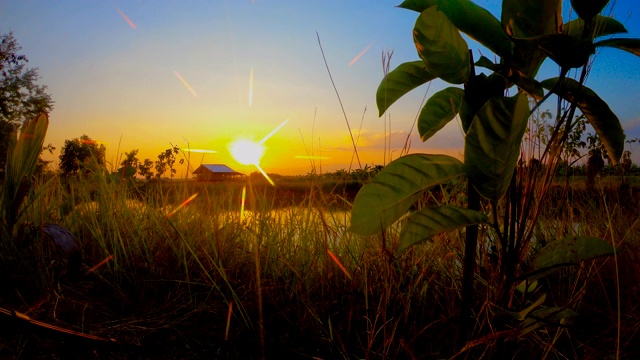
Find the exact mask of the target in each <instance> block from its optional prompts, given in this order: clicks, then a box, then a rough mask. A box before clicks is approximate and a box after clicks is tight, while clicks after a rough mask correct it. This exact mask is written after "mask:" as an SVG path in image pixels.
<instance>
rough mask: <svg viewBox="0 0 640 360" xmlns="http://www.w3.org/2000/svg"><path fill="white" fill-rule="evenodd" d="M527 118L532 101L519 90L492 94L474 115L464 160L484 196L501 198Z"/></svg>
mask: <svg viewBox="0 0 640 360" xmlns="http://www.w3.org/2000/svg"><path fill="white" fill-rule="evenodd" d="M528 118H529V101H528V99H527V96H526V95H525V94H522V93H520V94H518V95H516V96H514V97H511V98H507V97H503V96H497V97H494V98H492V99H491V100H489V101H488V102H487V103H486V104H485V105H484V106H483V107H482V109H480V111H478V113H477V114H476V116H475V118H474V119H473V122H472V123H471V126H470V127H469V131H468V132H467V136H466V138H465V147H464V164H465V169H466V172H467V175H468V176H469V178H470V179H471V180H472V181H473V184H474V185H475V187H476V189H477V190H478V192H479V193H480V194H481V195H482V196H484V197H485V198H488V199H493V200H496V199H499V198H500V197H501V196H502V195H503V194H504V193H505V191H506V190H507V188H508V186H509V182H510V181H511V177H512V176H513V170H514V169H515V166H516V164H517V162H518V157H519V156H520V144H521V142H522V137H523V136H524V132H525V130H526V128H527V120H528Z"/></svg>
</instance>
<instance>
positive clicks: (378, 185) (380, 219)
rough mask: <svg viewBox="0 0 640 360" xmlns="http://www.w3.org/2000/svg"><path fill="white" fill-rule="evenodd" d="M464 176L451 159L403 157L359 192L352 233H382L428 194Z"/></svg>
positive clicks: (460, 166) (447, 157) (429, 156)
mask: <svg viewBox="0 0 640 360" xmlns="http://www.w3.org/2000/svg"><path fill="white" fill-rule="evenodd" d="M463 174H464V171H463V165H462V163H461V162H460V161H459V160H457V159H455V158H452V157H450V156H446V155H426V154H412V155H407V156H403V157H401V158H399V159H397V160H395V161H393V162H391V163H389V165H387V166H386V167H385V168H384V169H383V170H382V171H381V172H380V173H379V174H378V175H377V176H376V177H375V178H374V179H373V180H372V181H371V182H370V183H368V184H366V185H365V186H364V187H362V189H361V190H360V191H359V192H358V195H357V196H356V198H355V200H354V204H353V210H352V213H351V216H352V218H351V226H350V227H349V230H350V231H353V232H355V233H356V234H360V235H373V234H376V233H380V232H381V231H383V230H384V229H386V228H387V227H389V226H390V225H391V224H393V223H394V222H395V221H396V220H398V219H399V218H400V217H401V216H402V215H404V214H405V213H406V212H407V211H408V210H409V208H411V206H412V205H413V204H414V203H415V202H416V200H417V199H418V198H419V197H420V195H421V194H422V193H423V192H424V191H426V190H428V189H429V188H431V187H433V186H435V185H438V184H442V183H445V182H446V181H448V180H450V179H454V178H456V177H459V176H461V175H463Z"/></svg>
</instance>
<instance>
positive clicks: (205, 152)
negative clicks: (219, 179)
mask: <svg viewBox="0 0 640 360" xmlns="http://www.w3.org/2000/svg"><path fill="white" fill-rule="evenodd" d="M180 150H182V151H184V152H191V153H200V154H215V153H217V151H215V150H207V149H190V148H186V149H180Z"/></svg>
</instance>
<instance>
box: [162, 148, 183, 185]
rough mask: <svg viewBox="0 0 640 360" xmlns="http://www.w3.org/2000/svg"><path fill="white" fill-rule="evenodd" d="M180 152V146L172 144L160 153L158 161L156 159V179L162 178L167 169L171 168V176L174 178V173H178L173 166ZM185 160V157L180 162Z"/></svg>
mask: <svg viewBox="0 0 640 360" xmlns="http://www.w3.org/2000/svg"><path fill="white" fill-rule="evenodd" d="M179 152H180V148H179V147H177V146H172V147H170V148H169V149H167V150H165V151H163V152H161V153H160V154H159V155H158V161H156V164H155V168H156V179H160V178H162V175H164V173H165V172H167V170H169V177H171V178H173V175H175V174H176V169H174V168H173V166H174V165H175V163H176V155H178V153H179ZM183 162H184V159H181V160H180V164H182V163H183Z"/></svg>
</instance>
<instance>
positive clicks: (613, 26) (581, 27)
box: [564, 15, 627, 39]
mask: <svg viewBox="0 0 640 360" xmlns="http://www.w3.org/2000/svg"><path fill="white" fill-rule="evenodd" d="M590 27H591V31H590V32H587V33H585V30H587V31H588V30H589V29H586V28H585V21H584V20H582V19H574V20H571V21H569V22H567V23H566V24H564V33H565V34H567V35H571V36H573V37H576V38H587V39H595V38H597V37H600V36H607V35H616V34H622V33H626V32H627V29H626V28H625V27H624V25H622V24H621V23H620V22H619V21H618V20H616V19H613V18H610V17H606V16H600V15H598V16H596V17H595V18H594V19H593V21H592V22H591V25H590Z"/></svg>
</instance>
